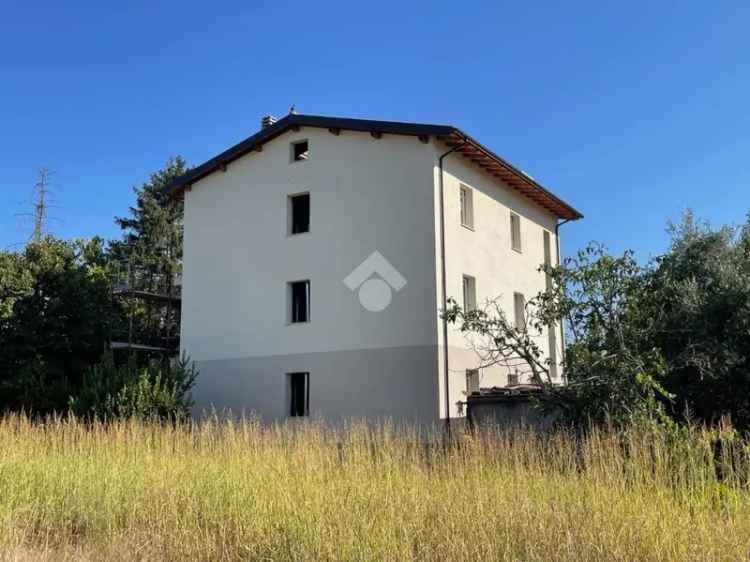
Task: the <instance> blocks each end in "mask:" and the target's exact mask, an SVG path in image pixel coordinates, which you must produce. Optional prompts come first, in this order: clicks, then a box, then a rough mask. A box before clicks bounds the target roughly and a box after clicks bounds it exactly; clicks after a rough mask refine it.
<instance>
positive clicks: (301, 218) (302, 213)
mask: <svg viewBox="0 0 750 562" xmlns="http://www.w3.org/2000/svg"><path fill="white" fill-rule="evenodd" d="M289 200H290V206H291V207H290V210H291V213H292V220H291V223H292V234H301V233H303V232H309V231H310V194H309V193H303V194H301V195H292V196H291V197H290V198H289Z"/></svg>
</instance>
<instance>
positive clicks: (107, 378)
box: [70, 354, 198, 419]
mask: <svg viewBox="0 0 750 562" xmlns="http://www.w3.org/2000/svg"><path fill="white" fill-rule="evenodd" d="M197 375H198V372H197V370H196V369H195V366H194V365H193V364H192V362H191V361H190V360H189V358H188V357H187V356H186V355H183V356H182V357H181V358H179V359H177V360H175V361H173V362H170V361H166V360H162V361H158V360H155V359H152V360H150V361H148V362H147V363H145V364H143V365H139V364H138V363H136V361H135V358H134V357H131V359H130V360H129V361H128V362H127V363H125V364H123V365H116V364H115V363H114V361H113V358H112V355H111V354H107V355H105V357H104V359H103V360H102V362H101V363H99V364H98V365H94V366H93V367H91V368H90V369H89V370H88V371H87V373H86V375H85V376H84V380H83V385H82V387H81V391H80V393H79V394H78V395H77V396H74V397H71V399H70V408H71V410H72V412H73V413H75V414H77V415H80V416H85V417H89V418H103V419H112V418H129V417H140V418H151V417H159V418H169V419H179V418H183V417H186V416H188V415H189V414H190V408H191V406H192V405H193V401H192V398H191V396H190V390H191V389H192V387H193V385H194V384H195V378H196V377H197Z"/></svg>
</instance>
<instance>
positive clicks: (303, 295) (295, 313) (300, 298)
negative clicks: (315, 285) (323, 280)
mask: <svg viewBox="0 0 750 562" xmlns="http://www.w3.org/2000/svg"><path fill="white" fill-rule="evenodd" d="M289 286H290V292H291V305H292V306H291V318H290V320H291V322H292V324H296V323H298V322H309V321H310V282H309V281H295V282H293V283H290V284H289Z"/></svg>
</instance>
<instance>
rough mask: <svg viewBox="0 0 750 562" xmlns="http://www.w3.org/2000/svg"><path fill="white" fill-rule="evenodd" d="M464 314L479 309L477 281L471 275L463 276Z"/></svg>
mask: <svg viewBox="0 0 750 562" xmlns="http://www.w3.org/2000/svg"><path fill="white" fill-rule="evenodd" d="M463 290H464V312H471V311H472V310H476V308H477V281H476V279H474V278H473V277H472V276H471V275H464V276H463Z"/></svg>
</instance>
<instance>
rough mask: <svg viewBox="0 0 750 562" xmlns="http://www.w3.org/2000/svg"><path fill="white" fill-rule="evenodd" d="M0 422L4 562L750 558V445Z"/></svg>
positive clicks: (702, 436) (635, 434) (697, 437)
mask: <svg viewBox="0 0 750 562" xmlns="http://www.w3.org/2000/svg"><path fill="white" fill-rule="evenodd" d="M714 435H715V434H710V433H708V432H706V431H702V430H697V429H696V430H693V431H691V432H689V434H687V435H686V436H683V437H680V438H675V437H673V436H671V437H670V436H668V435H666V434H662V433H660V432H654V431H645V430H640V431H631V432H630V433H626V434H614V433H612V432H608V431H601V430H600V431H593V432H591V433H590V434H589V435H588V436H587V437H586V438H585V439H583V440H577V439H574V438H573V437H571V436H570V435H568V434H566V433H559V434H555V435H551V436H547V437H539V436H535V435H534V434H532V433H529V432H525V431H522V430H515V431H509V432H493V433H492V434H488V435H484V436H482V437H476V436H475V437H471V436H468V435H462V436H460V437H458V438H456V442H455V443H454V444H453V446H451V447H449V448H445V447H443V446H441V445H440V444H434V445H430V446H428V445H426V444H425V443H426V441H425V440H424V439H420V438H417V436H415V435H414V434H409V431H404V430H398V431H396V430H394V429H393V428H390V427H388V426H384V427H381V428H378V429H372V428H368V427H366V426H364V425H358V424H352V425H351V427H347V428H345V429H340V430H336V431H334V430H331V429H326V428H324V427H323V426H322V425H320V424H316V423H309V424H306V425H302V426H283V427H262V426H260V425H259V424H257V423H253V422H252V421H245V422H243V423H235V424H229V423H219V422H206V423H202V424H200V425H194V426H187V425H181V426H171V425H168V424H156V423H144V422H138V421H125V422H117V423H112V424H109V425H106V426H105V425H95V426H87V425H85V424H82V423H80V422H77V421H75V420H65V419H58V420H50V421H48V422H46V423H32V422H30V421H29V420H27V419H26V418H24V417H20V416H9V417H6V418H4V419H3V420H2V421H0V551H1V552H2V554H0V560H18V561H37V560H48V561H55V562H58V561H64V560H76V561H78V560H81V561H83V560H114V561H120V560H121V561H125V560H153V561H166V560H206V561H216V560H259V561H260V560H264V561H269V560H283V561H286V560H296V561H305V562H310V561H316V560H337V561H338V560H342V561H368V560H389V561H394V562H395V561H407V560H425V561H428V560H457V561H458V560H471V561H477V560H518V561H551V560H564V561H588V560H607V561H609V560H622V561H633V560H659V561H665V560H666V561H670V560H673V561H680V562H684V561H699V560H705V561H712V562H714V561H722V560H728V561H729V560H731V561H739V560H747V549H748V546H749V545H750V501H749V500H750V493H749V492H748V490H747V488H746V484H747V476H748V474H747V470H748V468H747V462H746V459H747V452H746V450H745V447H744V445H743V444H740V445H738V446H737V447H735V448H734V450H729V448H725V450H724V452H723V453H722V455H723V462H720V463H719V465H718V470H717V465H716V464H715V463H714V460H713V459H714V450H715V449H714V447H713V445H712V437H713V436H714Z"/></svg>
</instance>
